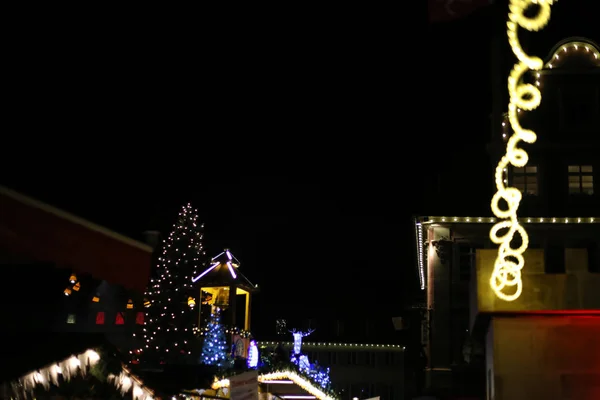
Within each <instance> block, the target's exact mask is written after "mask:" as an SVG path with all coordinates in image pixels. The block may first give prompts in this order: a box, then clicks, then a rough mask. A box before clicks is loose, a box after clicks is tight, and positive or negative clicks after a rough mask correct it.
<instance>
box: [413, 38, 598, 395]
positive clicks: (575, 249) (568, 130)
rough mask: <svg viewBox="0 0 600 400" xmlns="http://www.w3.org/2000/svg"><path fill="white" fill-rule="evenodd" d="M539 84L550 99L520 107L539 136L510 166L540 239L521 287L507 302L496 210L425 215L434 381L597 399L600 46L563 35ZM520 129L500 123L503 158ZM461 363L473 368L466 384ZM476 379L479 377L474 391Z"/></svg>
mask: <svg viewBox="0 0 600 400" xmlns="http://www.w3.org/2000/svg"><path fill="white" fill-rule="evenodd" d="M532 84H534V85H535V86H536V87H538V88H539V89H540V92H541V93H542V101H541V104H540V106H539V107H538V108H537V109H535V110H532V111H527V112H521V110H518V111H519V122H520V123H521V125H522V126H523V127H524V128H526V129H531V130H533V131H535V132H536V133H537V141H536V142H535V143H534V144H524V145H523V148H524V149H525V150H526V151H527V153H528V154H529V162H528V163H527V165H526V166H525V167H523V168H514V167H508V168H506V169H505V170H504V174H503V176H502V179H503V180H504V183H506V184H508V185H509V186H511V187H515V188H517V189H518V190H519V191H520V192H521V194H522V200H521V203H520V206H519V210H518V215H519V223H520V224H521V225H522V226H523V227H524V228H525V230H526V232H527V234H528V239H529V240H528V249H527V250H526V252H525V253H524V260H525V263H524V268H523V269H522V271H521V274H522V282H523V292H522V294H521V295H520V297H518V298H517V299H516V300H514V301H505V300H502V299H499V298H498V297H497V296H496V294H495V293H494V291H493V290H492V289H491V288H490V277H491V275H492V272H493V269H494V263H495V259H496V256H497V253H498V245H497V244H494V243H492V241H491V240H490V229H491V228H492V226H493V225H494V224H495V223H496V222H497V221H496V218H495V217H492V216H490V215H491V212H490V214H488V215H480V216H477V215H472V216H452V215H447V216H436V217H419V218H416V220H415V232H416V233H415V234H416V238H417V243H416V250H417V255H416V258H417V268H418V274H419V278H420V282H421V287H422V289H423V292H424V295H425V298H426V307H425V308H426V316H427V317H426V318H425V319H424V322H423V327H422V341H423V343H424V345H425V348H426V354H427V358H428V365H427V372H428V378H429V381H428V383H429V385H430V386H432V387H437V388H442V390H447V391H461V390H462V391H466V390H470V391H472V392H473V393H477V394H479V395H482V396H483V395H485V396H487V397H486V398H487V399H495V400H499V399H521V398H523V399H525V398H546V399H567V398H586V399H587V398H589V399H591V398H598V397H599V396H600V385H599V384H598V382H600V364H599V363H598V361H597V360H598V357H599V356H600V353H599V352H600V345H598V341H597V340H593V339H592V337H597V336H598V332H599V331H600V317H599V316H597V314H599V310H600V297H598V295H597V293H598V291H599V290H600V257H599V251H598V249H599V245H600V199H599V197H598V188H597V185H598V171H600V136H599V132H600V51H599V47H598V45H597V44H595V43H594V42H593V41H591V40H588V39H585V38H579V37H577V38H570V39H568V40H565V41H562V42H560V43H558V44H557V45H556V46H555V47H554V49H553V50H552V51H551V52H550V54H549V55H548V57H547V58H546V60H545V67H544V68H543V69H542V70H541V71H539V72H537V73H535V74H534V75H532ZM512 133H513V132H512V131H511V128H510V123H509V121H508V120H507V119H504V120H503V121H498V129H497V130H495V135H493V137H492V141H491V143H490V145H489V150H490V154H491V157H492V160H493V161H494V162H495V161H496V160H499V159H500V157H502V156H503V155H504V153H505V150H506V146H507V141H508V139H509V138H510V136H511V135H512ZM491 179H493V177H492V176H490V180H491ZM515 241H516V243H514V244H516V245H517V246H518V245H519V244H522V243H523V239H522V238H516V239H515ZM594 335H595V336H594ZM565 338H570V340H565ZM458 370H463V371H464V370H470V371H472V373H473V375H472V376H470V377H469V378H468V379H466V380H464V381H463V382H462V383H461V382H457V376H460V375H461V374H460V373H457V371H458ZM465 382H471V383H473V382H477V383H476V384H475V385H473V387H472V388H471V389H466V386H465V384H464V383H465ZM550 382H551V383H550ZM484 383H485V386H483V384H484ZM482 390H484V391H482ZM448 393H449V392H448Z"/></svg>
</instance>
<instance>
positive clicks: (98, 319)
mask: <svg viewBox="0 0 600 400" xmlns="http://www.w3.org/2000/svg"><path fill="white" fill-rule="evenodd" d="M96 325H104V311H98V312H97V313H96Z"/></svg>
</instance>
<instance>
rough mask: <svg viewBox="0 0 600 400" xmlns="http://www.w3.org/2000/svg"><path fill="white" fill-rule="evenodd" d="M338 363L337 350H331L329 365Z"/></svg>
mask: <svg viewBox="0 0 600 400" xmlns="http://www.w3.org/2000/svg"><path fill="white" fill-rule="evenodd" d="M334 364H337V353H336V352H335V351H330V352H329V365H334Z"/></svg>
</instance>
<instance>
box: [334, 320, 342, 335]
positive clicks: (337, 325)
mask: <svg viewBox="0 0 600 400" xmlns="http://www.w3.org/2000/svg"><path fill="white" fill-rule="evenodd" d="M335 333H336V335H337V336H342V335H343V334H344V322H343V321H340V320H339V319H338V320H337V321H335Z"/></svg>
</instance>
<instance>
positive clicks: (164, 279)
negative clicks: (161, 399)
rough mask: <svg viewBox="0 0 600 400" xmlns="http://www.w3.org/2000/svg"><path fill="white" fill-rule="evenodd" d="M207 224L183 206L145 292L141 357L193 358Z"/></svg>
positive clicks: (168, 360)
mask: <svg viewBox="0 0 600 400" xmlns="http://www.w3.org/2000/svg"><path fill="white" fill-rule="evenodd" d="M203 228H204V224H201V223H200V222H199V221H198V214H197V210H194V209H193V208H192V206H191V205H190V204H187V205H185V206H183V207H182V209H181V212H180V213H179V217H178V219H177V222H176V223H175V224H174V225H173V231H172V232H171V234H170V235H169V237H168V238H167V239H166V240H164V241H163V248H162V253H161V254H160V257H159V258H158V262H157V265H156V268H155V269H154V271H153V274H152V277H151V279H150V284H149V285H148V289H147V292H146V297H147V299H146V301H145V305H146V306H147V312H146V320H145V324H144V325H143V330H142V332H140V333H138V335H140V334H141V335H142V337H143V341H142V347H141V348H140V349H139V350H138V351H136V352H135V353H136V355H137V356H138V357H139V359H141V361H147V362H165V363H180V362H186V361H187V360H190V359H192V357H193V355H192V351H193V346H194V341H195V336H194V329H193V328H194V326H195V325H194V324H195V322H196V318H197V312H196V311H194V308H195V305H196V301H195V299H194V297H193V296H194V295H195V293H194V288H193V286H192V278H193V277H194V276H196V275H197V274H198V270H202V267H203V266H204V262H205V252H204V247H203V244H202V236H203Z"/></svg>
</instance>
